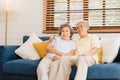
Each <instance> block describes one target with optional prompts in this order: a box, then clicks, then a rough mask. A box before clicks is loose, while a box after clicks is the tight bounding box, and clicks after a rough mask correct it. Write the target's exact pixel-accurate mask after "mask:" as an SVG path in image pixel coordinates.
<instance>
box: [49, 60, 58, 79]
mask: <svg viewBox="0 0 120 80" xmlns="http://www.w3.org/2000/svg"><path fill="white" fill-rule="evenodd" d="M58 67H59V60H56V61H53V62H52V63H51V65H50V72H49V80H55V78H56V74H57V72H58Z"/></svg>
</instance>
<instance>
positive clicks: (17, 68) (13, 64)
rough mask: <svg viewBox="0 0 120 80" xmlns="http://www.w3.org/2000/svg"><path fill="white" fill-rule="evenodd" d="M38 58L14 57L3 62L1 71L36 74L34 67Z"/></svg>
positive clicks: (37, 62)
mask: <svg viewBox="0 0 120 80" xmlns="http://www.w3.org/2000/svg"><path fill="white" fill-rule="evenodd" d="M39 62H40V60H25V59H16V60H12V61H8V62H6V63H4V64H3V72H4V73H10V74H21V75H31V76H35V75H36V69H37V66H38V64H39Z"/></svg>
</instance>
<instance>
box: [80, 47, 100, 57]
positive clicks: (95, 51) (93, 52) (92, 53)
mask: <svg viewBox="0 0 120 80" xmlns="http://www.w3.org/2000/svg"><path fill="white" fill-rule="evenodd" d="M98 51H99V48H97V47H94V48H92V49H91V50H90V51H88V52H87V53H85V54H80V56H92V55H95V54H96V53H98Z"/></svg>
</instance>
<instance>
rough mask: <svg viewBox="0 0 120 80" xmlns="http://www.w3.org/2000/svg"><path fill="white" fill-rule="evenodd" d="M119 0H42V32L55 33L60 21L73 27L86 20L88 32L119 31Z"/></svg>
mask: <svg viewBox="0 0 120 80" xmlns="http://www.w3.org/2000/svg"><path fill="white" fill-rule="evenodd" d="M119 4H120V0H44V15H43V21H44V24H43V25H44V28H43V33H56V32H58V28H59V26H60V25H61V24H62V23H65V22H68V23H69V24H71V26H72V27H73V28H74V31H75V32H76V28H75V25H76V23H77V22H78V21H81V20H87V21H89V24H90V29H89V32H116V33H119V32H120V5H119Z"/></svg>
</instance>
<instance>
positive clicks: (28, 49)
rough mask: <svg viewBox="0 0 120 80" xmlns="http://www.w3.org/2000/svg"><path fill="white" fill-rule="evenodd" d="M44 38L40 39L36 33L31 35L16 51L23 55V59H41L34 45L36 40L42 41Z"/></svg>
mask: <svg viewBox="0 0 120 80" xmlns="http://www.w3.org/2000/svg"><path fill="white" fill-rule="evenodd" d="M41 41H42V40H41V39H39V38H38V37H37V36H36V35H35V34H34V33H33V34H32V35H30V37H29V39H28V40H27V41H26V42H25V43H24V44H22V45H21V46H20V47H19V48H17V49H16V50H15V53H16V54H17V55H18V56H20V57H22V58H23V59H29V60H37V59H40V56H39V55H38V53H37V52H36V50H35V48H34V47H33V45H32V44H33V43H34V42H41Z"/></svg>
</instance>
